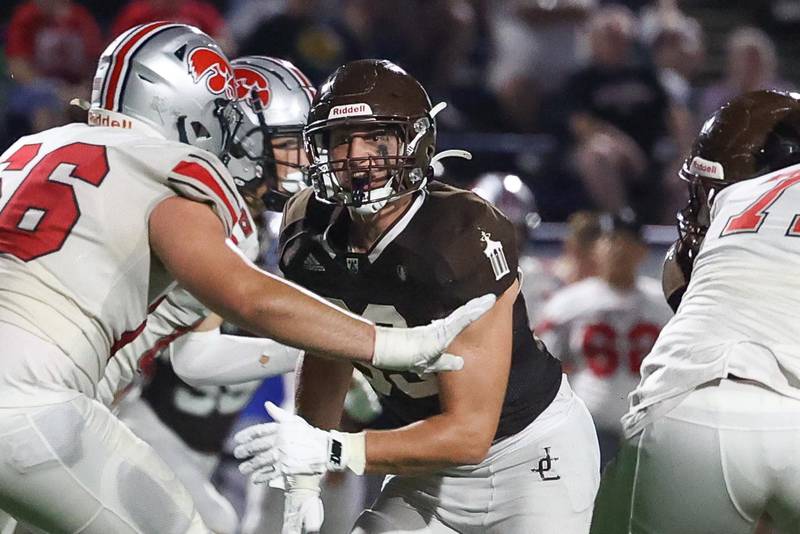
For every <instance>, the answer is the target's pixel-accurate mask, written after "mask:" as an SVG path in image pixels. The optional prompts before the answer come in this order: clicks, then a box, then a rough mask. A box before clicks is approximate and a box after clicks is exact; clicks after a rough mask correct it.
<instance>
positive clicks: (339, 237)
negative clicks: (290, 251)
mask: <svg viewBox="0 0 800 534" xmlns="http://www.w3.org/2000/svg"><path fill="white" fill-rule="evenodd" d="M427 197H428V192H427V191H426V190H425V189H421V190H420V192H419V194H417V195H416V196H415V198H414V201H413V202H412V203H411V204H410V205H409V207H408V209H406V212H405V213H404V214H403V215H402V216H400V217H399V218H398V219H397V220H396V221H395V222H394V223H392V225H391V226H389V227H388V228H387V229H386V230H385V231H384V233H383V235H381V236H380V237H379V238H378V240H377V241H375V243H374V244H373V245H372V248H370V249H369V251H368V252H367V253H366V255H367V260H368V261H369V263H375V261H376V260H377V259H378V258H379V257H380V255H381V253H383V251H384V250H385V249H386V247H388V246H389V245H390V244H391V243H392V241H394V240H395V239H396V238H397V236H399V235H400V234H401V233H402V232H403V230H405V229H406V227H408V225H409V224H410V223H411V220H412V219H413V218H414V215H416V214H417V212H418V211H419V210H420V208H421V207H422V204H423V203H424V202H425V199H426V198H427ZM348 223H349V216H348V214H347V210H346V209H344V208H342V207H339V208H337V209H336V210H334V212H333V214H332V215H331V222H330V224H329V225H328V227H327V228H326V229H325V233H324V234H323V236H322V245H323V247H324V248H325V250H326V251H327V252H328V254H329V255H330V256H331V258H333V257H336V256H337V255H339V254H343V253H344V254H349V255H353V253H348V252H345V247H344V246H341V245H343V244H345V243H346V241H347V234H346V232H347V225H348ZM337 245H340V246H337Z"/></svg>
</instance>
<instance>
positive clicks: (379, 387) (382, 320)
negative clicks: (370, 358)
mask: <svg viewBox="0 0 800 534" xmlns="http://www.w3.org/2000/svg"><path fill="white" fill-rule="evenodd" d="M328 300H330V301H331V302H332V303H333V304H336V305H337V306H339V307H340V308H343V309H345V310H348V311H349V309H348V308H347V305H346V304H345V303H344V301H342V300H339V299H333V298H332V299H328ZM361 315H362V317H365V318H367V319H369V320H371V321H373V322H375V324H377V325H380V326H393V327H396V328H398V327H399V328H405V327H406V326H408V325H407V324H406V320H405V319H404V318H403V316H402V315H400V313H399V312H398V311H397V310H396V309H395V308H394V306H389V305H386V304H368V305H367V307H366V309H365V310H364V312H363V313H362V314H361ZM359 371H361V372H362V374H363V375H364V378H366V379H367V382H369V383H370V385H371V386H372V389H374V390H375V391H376V392H377V393H379V394H381V395H383V396H385V397H388V396H389V395H391V394H392V388H397V389H398V390H400V391H402V392H403V393H405V394H406V395H408V396H409V397H411V398H412V399H424V398H425V397H431V396H433V395H436V394H437V393H438V392H439V384H438V382H437V381H436V378H435V377H434V376H433V375H424V376H418V375H416V374H414V373H408V372H406V373H389V372H386V371H383V370H381V369H376V368H374V367H369V368H367V367H364V366H359Z"/></svg>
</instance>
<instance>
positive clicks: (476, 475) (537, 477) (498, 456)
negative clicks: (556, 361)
mask: <svg viewBox="0 0 800 534" xmlns="http://www.w3.org/2000/svg"><path fill="white" fill-rule="evenodd" d="M599 483H600V450H599V447H598V444H597V434H596V433H595V429H594V423H593V422H592V418H591V416H590V415H589V411H588V410H587V409H586V406H585V405H584V404H583V401H582V400H580V399H579V398H578V397H577V396H575V395H574V394H573V392H572V389H571V388H570V387H569V383H568V382H567V379H566V376H565V377H564V378H563V380H562V384H561V389H560V390H559V392H558V395H557V396H556V398H555V399H554V400H553V402H552V403H551V405H550V406H549V407H548V408H547V409H546V410H545V411H544V412H543V413H542V414H541V415H540V416H539V417H538V418H536V420H535V421H534V422H533V423H531V424H530V425H528V427H527V428H525V429H524V430H522V431H521V432H519V433H518V434H516V435H514V436H511V437H509V438H507V439H504V440H502V441H501V442H499V443H497V444H495V445H493V446H492V447H491V449H490V451H489V455H488V456H487V458H486V460H484V461H483V462H482V463H481V464H479V465H475V466H464V467H459V468H456V469H448V470H446V471H442V472H440V473H437V474H436V475H431V476H417V477H407V476H389V477H387V478H386V481H385V482H384V486H383V490H382V491H381V494H380V496H379V497H378V499H377V500H376V501H375V504H374V505H373V506H372V507H371V508H370V509H369V510H367V511H365V512H364V513H363V514H362V515H361V517H360V518H359V519H358V521H357V522H356V526H355V528H354V529H353V534H378V533H380V534H391V533H396V534H400V533H408V532H413V533H414V534H456V533H457V534H585V533H587V532H589V524H590V522H591V518H592V505H593V502H594V497H595V494H596V493H597V487H598V485H599Z"/></svg>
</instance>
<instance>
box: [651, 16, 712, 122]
mask: <svg viewBox="0 0 800 534" xmlns="http://www.w3.org/2000/svg"><path fill="white" fill-rule="evenodd" d="M642 41H643V42H644V44H645V45H646V46H647V48H648V49H649V51H650V54H651V56H652V58H653V63H654V64H655V66H656V68H657V70H658V75H659V79H660V80H661V84H662V85H663V86H664V88H665V89H666V90H667V93H668V94H669V96H670V98H671V99H672V100H673V101H674V102H677V103H679V104H682V105H684V106H687V107H689V108H693V107H694V100H695V97H696V95H695V94H694V92H695V91H694V87H693V86H692V82H693V80H694V77H695V75H696V74H697V72H698V71H699V69H700V68H701V67H702V65H703V61H704V60H705V47H704V44H703V29H702V28H701V26H700V23H699V22H698V21H697V20H696V19H693V18H691V17H687V16H686V15H684V14H683V13H681V12H680V11H678V10H677V9H668V10H663V9H657V10H649V11H647V10H646V11H645V13H644V14H643V15H642Z"/></svg>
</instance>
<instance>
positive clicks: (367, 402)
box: [344, 370, 383, 423]
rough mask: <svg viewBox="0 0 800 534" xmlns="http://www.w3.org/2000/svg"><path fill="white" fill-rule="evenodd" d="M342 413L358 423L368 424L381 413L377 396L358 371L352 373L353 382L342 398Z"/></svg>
mask: <svg viewBox="0 0 800 534" xmlns="http://www.w3.org/2000/svg"><path fill="white" fill-rule="evenodd" d="M344 411H345V412H346V413H347V415H349V416H350V418H351V419H354V420H356V421H358V422H359V423H369V422H370V421H372V420H373V419H375V418H376V417H378V416H379V415H380V414H381V412H382V411H383V408H382V407H381V401H380V399H379V398H378V394H377V393H375V390H374V389H372V386H370V385H369V382H367V379H366V378H364V375H362V374H361V373H360V372H359V371H356V370H354V371H353V380H352V381H351V382H350V389H348V390H347V396H346V397H345V398H344Z"/></svg>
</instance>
